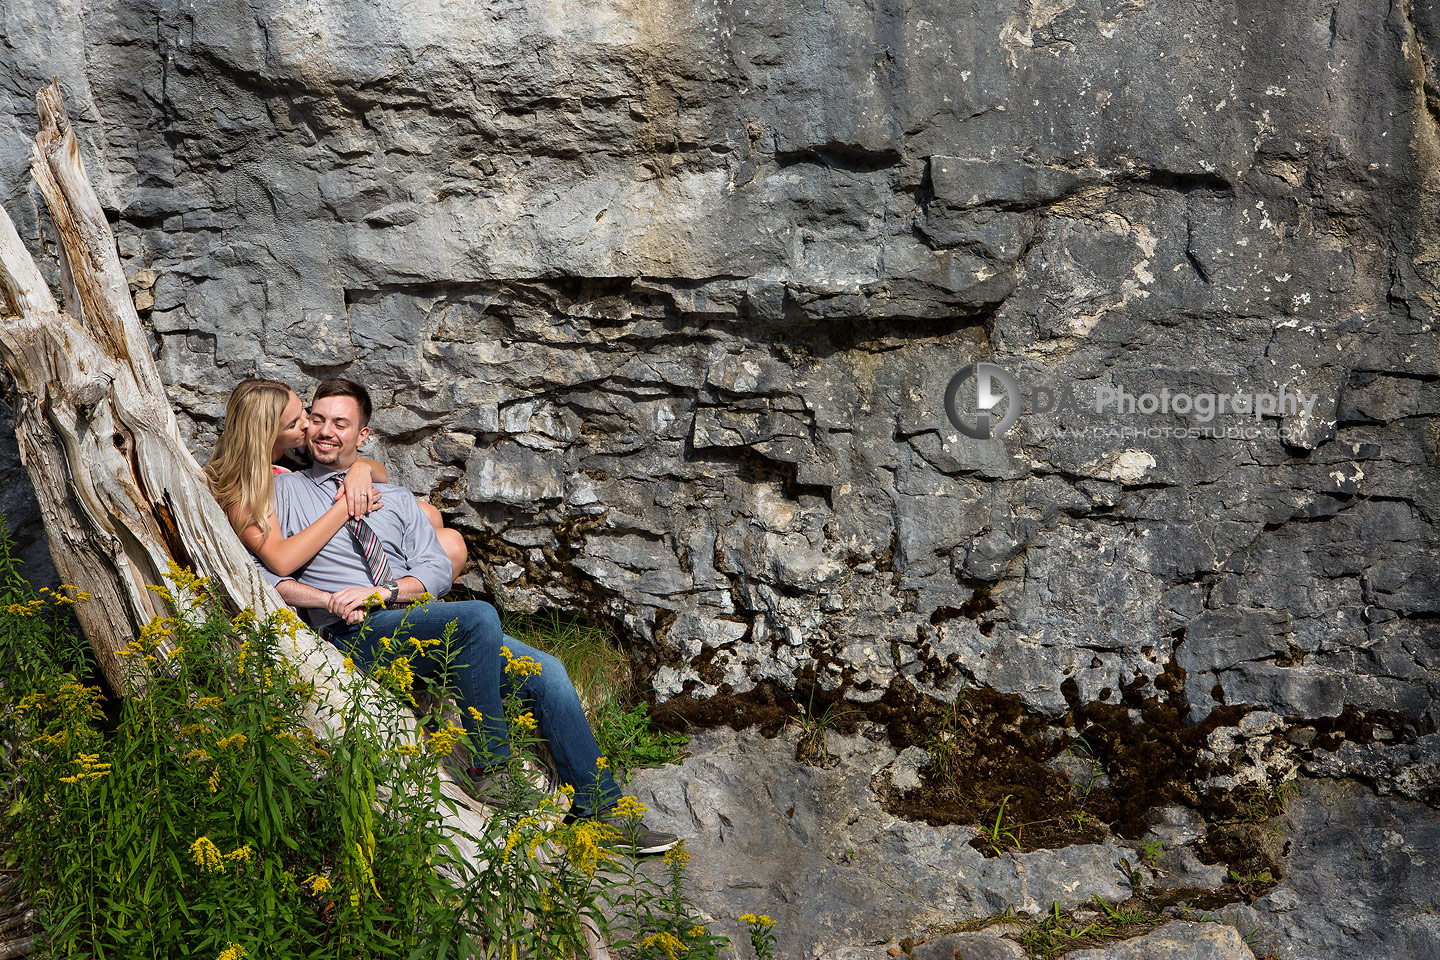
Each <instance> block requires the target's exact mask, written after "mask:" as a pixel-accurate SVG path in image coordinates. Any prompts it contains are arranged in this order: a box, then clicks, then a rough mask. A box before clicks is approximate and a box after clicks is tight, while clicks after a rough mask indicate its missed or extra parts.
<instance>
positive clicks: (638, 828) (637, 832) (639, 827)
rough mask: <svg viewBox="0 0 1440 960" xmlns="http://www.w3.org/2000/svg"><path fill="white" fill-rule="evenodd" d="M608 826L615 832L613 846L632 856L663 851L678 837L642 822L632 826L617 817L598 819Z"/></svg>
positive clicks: (675, 842) (671, 845) (647, 855)
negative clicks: (653, 828) (651, 827)
mask: <svg viewBox="0 0 1440 960" xmlns="http://www.w3.org/2000/svg"><path fill="white" fill-rule="evenodd" d="M600 822H601V823H603V824H605V825H606V826H607V827H609V828H610V829H611V830H612V831H614V834H615V839H614V843H615V848H616V849H617V850H621V851H623V852H625V853H628V854H630V856H632V857H649V856H653V855H655V854H657V853H664V852H665V851H666V850H669V849H670V848H671V847H673V846H675V844H677V843H679V842H680V838H679V837H677V836H675V834H673V833H666V832H665V831H664V830H652V829H650V828H649V827H647V826H645V824H644V823H643V822H641V823H637V824H635V825H634V826H633V827H632V826H631V824H630V821H628V820H623V819H620V818H619V817H604V818H602V819H601V821H600Z"/></svg>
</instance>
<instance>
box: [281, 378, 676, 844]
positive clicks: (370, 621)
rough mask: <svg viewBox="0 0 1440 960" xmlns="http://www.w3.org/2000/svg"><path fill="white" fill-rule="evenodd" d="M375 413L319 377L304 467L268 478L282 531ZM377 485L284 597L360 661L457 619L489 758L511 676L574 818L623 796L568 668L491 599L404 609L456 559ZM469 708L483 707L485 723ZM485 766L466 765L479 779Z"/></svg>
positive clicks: (298, 524) (653, 837)
mask: <svg viewBox="0 0 1440 960" xmlns="http://www.w3.org/2000/svg"><path fill="white" fill-rule="evenodd" d="M370 412H371V404H370V395H369V393H368V392H367V391H366V390H365V388H364V387H362V386H360V385H359V384H357V383H353V382H351V381H349V380H338V379H336V380H325V381H323V382H322V383H321V384H320V385H319V386H318V387H317V388H316V390H315V399H314V402H313V403H312V404H311V408H310V425H309V434H308V437H307V441H306V442H307V444H308V446H309V448H310V454H311V456H312V457H313V458H314V463H313V465H312V466H311V467H310V468H309V469H308V470H303V471H300V472H297V473H290V474H282V475H281V476H278V477H276V478H275V513H276V516H277V518H278V520H279V524H280V528H281V532H282V533H283V535H284V536H287V537H288V536H291V535H292V534H294V533H295V532H297V531H299V530H302V529H304V528H305V527H307V526H309V525H310V523H312V522H313V521H314V520H316V519H317V518H318V517H319V516H320V515H321V514H322V513H324V512H325V510H326V509H327V508H328V507H329V506H330V505H331V503H332V501H333V498H334V495H335V491H336V489H338V486H339V482H340V479H341V478H342V477H343V476H344V474H345V471H347V470H349V469H350V467H351V465H353V464H354V463H355V461H356V459H357V458H358V456H359V452H358V451H359V447H360V444H361V443H363V442H364V441H365V439H366V438H367V437H369V436H370V427H369V422H370ZM378 487H379V489H380V492H381V503H382V504H383V505H382V506H381V507H380V508H379V509H377V510H374V511H372V512H371V513H369V514H366V515H365V517H364V518H363V521H362V522H360V523H358V524H357V523H355V522H353V521H352V523H351V524H350V525H348V526H347V527H346V528H344V529H342V530H341V531H340V532H339V533H337V534H336V535H335V536H334V537H332V538H331V540H330V542H329V543H327V544H326V545H325V546H324V547H322V548H321V550H320V552H319V553H317V554H316V555H315V558H314V559H313V560H311V561H310V562H309V563H307V564H305V565H304V566H303V567H302V568H301V569H300V570H298V571H297V572H296V574H295V577H294V578H293V579H284V580H279V582H278V583H277V584H276V589H277V590H279V592H280V596H281V597H282V598H284V600H285V602H286V603H289V604H290V605H292V606H295V607H300V608H302V612H303V613H305V614H306V616H307V618H308V619H309V621H310V623H311V625H312V626H313V627H315V628H316V630H318V631H319V632H320V635H321V637H323V638H324V639H325V640H326V641H328V642H330V643H332V644H334V645H335V646H337V647H339V648H340V649H341V650H344V651H346V652H347V653H349V654H350V655H351V656H352V657H353V658H354V660H355V661H356V663H357V664H360V665H363V666H367V667H368V666H369V665H370V664H372V663H374V662H376V661H377V660H378V659H379V658H380V656H381V655H382V653H383V651H382V650H380V649H379V648H380V639H381V638H389V639H390V641H391V642H392V643H399V644H401V645H402V646H405V645H407V641H408V640H410V639H412V638H413V639H419V640H433V639H437V638H439V637H441V636H443V635H444V633H445V630H446V628H447V627H448V626H449V624H450V623H451V622H452V621H454V622H455V624H456V631H455V635H454V648H453V650H452V652H453V660H452V663H451V666H450V668H449V669H450V676H449V681H450V684H451V686H453V687H454V689H455V691H456V699H457V700H458V701H459V705H460V708H461V709H460V713H461V717H462V719H463V722H464V724H465V728H466V731H467V732H468V733H469V734H470V736H471V739H472V742H474V743H475V744H476V745H477V746H488V750H489V754H488V755H489V756H490V757H491V758H499V759H498V760H496V761H495V763H496V766H498V765H499V763H503V759H504V758H505V757H508V756H509V754H510V738H509V734H508V731H507V729H506V723H505V713H504V699H503V696H504V686H503V685H505V684H509V683H513V684H515V685H516V688H517V689H518V693H519V695H520V696H521V698H522V699H524V700H526V701H527V702H528V704H529V705H530V709H531V713H532V714H533V716H534V717H535V720H536V722H537V725H538V729H539V732H540V735H541V736H542V737H544V739H545V741H546V745H547V746H548V747H549V749H550V753H551V755H552V756H553V757H554V759H555V764H556V766H557V767H558V769H559V772H560V777H561V779H562V780H563V781H564V782H565V783H566V784H568V785H569V786H571V787H572V788H574V790H575V799H574V803H573V804H572V806H571V809H570V815H571V816H572V817H574V818H598V817H602V816H603V815H604V813H605V811H606V810H607V809H609V808H610V807H611V806H612V805H613V804H614V803H615V802H616V801H617V800H618V799H619V797H620V790H619V788H618V787H617V786H616V785H615V780H614V778H613V777H612V776H611V774H610V771H609V770H608V769H606V768H605V766H604V765H603V764H601V763H599V762H598V761H599V759H600V750H599V747H597V746H596V744H595V737H594V735H593V734H592V733H591V730H590V724H589V722H588V721H587V720H586V718H585V712H584V710H583V709H582V707H581V705H580V698H579V697H578V696H577V695H576V693H575V687H574V686H573V685H572V684H571V683H570V678H569V676H568V675H567V674H566V672H565V667H564V666H563V665H562V664H561V663H560V661H559V660H557V659H556V658H555V657H552V656H550V655H549V654H547V653H542V652H541V651H539V650H536V649H534V648H533V647H530V646H527V645H526V644H523V643H521V642H519V641H518V640H513V639H511V638H510V637H507V636H505V633H504V631H503V630H501V628H500V617H499V615H498V614H497V613H496V612H495V608H494V607H492V606H491V605H490V604H488V603H485V602H483V601H478V600H469V601H462V602H456V603H446V602H443V601H439V600H430V601H428V602H426V603H424V604H422V605H419V606H417V607H414V608H413V609H406V605H407V604H409V603H410V602H411V601H413V600H415V599H416V598H417V597H419V596H420V595H421V594H424V593H428V594H430V595H431V596H433V597H439V596H443V595H444V594H445V593H447V592H448V591H449V590H450V585H451V584H450V580H451V576H452V567H451V563H450V560H449V558H448V557H447V556H446V554H445V551H444V549H443V548H442V547H441V546H440V543H439V541H438V540H437V538H436V536H435V529H434V527H433V526H431V524H430V522H429V521H428V520H427V519H426V518H425V516H424V514H422V513H421V512H420V509H419V508H418V507H417V506H416V502H415V497H414V495H413V494H411V492H410V491H409V490H406V489H405V488H404V487H398V486H394V485H393V484H384V483H382V484H379V485H378ZM376 593H379V594H380V595H381V597H382V598H383V599H384V600H385V602H386V605H385V608H384V609H375V610H373V611H372V612H368V613H367V610H366V600H367V599H368V598H370V597H372V596H374V595H375V594H376ZM502 645H503V646H504V647H506V648H508V650H509V653H510V655H511V656H512V657H514V658H516V659H517V660H518V659H519V658H522V657H530V658H532V659H533V660H535V661H537V662H538V663H539V664H540V671H539V673H538V674H535V675H526V671H523V670H516V671H514V672H513V673H507V671H506V669H505V667H506V661H503V660H502V657H503V656H504V654H503V653H502V651H501V647H502ZM430 649H431V650H433V649H434V648H430ZM413 652H414V650H413V648H411V653H413ZM410 664H411V667H412V668H413V669H414V671H415V673H416V674H419V675H422V676H425V675H432V674H435V673H438V672H439V671H440V670H442V669H443V667H444V664H442V663H441V662H440V661H439V660H438V659H436V658H435V657H434V656H433V655H430V654H427V655H424V656H411V657H410ZM470 707H473V708H475V710H477V711H479V714H480V716H481V718H483V720H482V721H481V722H477V720H476V718H475V717H474V716H473V715H472V713H471V711H470V710H469V709H467V708H470ZM486 773H487V771H484V770H473V769H472V775H473V776H475V777H477V778H478V779H483V778H484V776H485V775H486ZM633 840H634V844H633V847H632V848H631V849H632V851H633V852H634V853H636V854H648V853H659V852H661V851H664V850H668V849H669V848H670V847H672V846H674V845H675V843H676V842H677V840H676V837H675V836H674V835H672V834H668V833H662V832H659V831H652V830H647V829H645V828H643V827H642V828H641V829H640V830H639V834H638V835H637V836H635V837H634V838H633ZM627 842H628V838H627Z"/></svg>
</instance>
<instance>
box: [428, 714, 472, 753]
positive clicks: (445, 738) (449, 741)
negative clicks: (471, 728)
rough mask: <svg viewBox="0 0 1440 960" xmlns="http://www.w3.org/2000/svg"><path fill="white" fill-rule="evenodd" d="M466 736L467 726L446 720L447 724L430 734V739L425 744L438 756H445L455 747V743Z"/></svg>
mask: <svg viewBox="0 0 1440 960" xmlns="http://www.w3.org/2000/svg"><path fill="white" fill-rule="evenodd" d="M464 738H465V728H464V727H457V726H455V724H454V723H452V722H449V721H446V723H445V726H444V727H442V728H441V729H439V730H436V731H435V732H434V733H432V734H430V739H429V740H428V741H426V743H425V746H426V748H427V749H429V751H430V752H431V753H433V754H435V755H436V756H440V757H443V756H445V755H446V754H447V753H449V752H450V751H451V750H454V749H455V744H457V743H459V742H460V741H461V740H463V739H464Z"/></svg>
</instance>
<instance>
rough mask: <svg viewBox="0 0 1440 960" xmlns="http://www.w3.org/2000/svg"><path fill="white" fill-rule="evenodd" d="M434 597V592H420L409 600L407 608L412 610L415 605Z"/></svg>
mask: <svg viewBox="0 0 1440 960" xmlns="http://www.w3.org/2000/svg"><path fill="white" fill-rule="evenodd" d="M434 599H435V596H434V594H431V593H429V592H426V593H422V594H420V596H418V597H416V598H415V599H414V600H411V601H410V605H409V606H408V607H407V609H410V610H414V609H415V608H416V607H420V606H424V605H425V604H427V603H429V602H430V601H431V600H434Z"/></svg>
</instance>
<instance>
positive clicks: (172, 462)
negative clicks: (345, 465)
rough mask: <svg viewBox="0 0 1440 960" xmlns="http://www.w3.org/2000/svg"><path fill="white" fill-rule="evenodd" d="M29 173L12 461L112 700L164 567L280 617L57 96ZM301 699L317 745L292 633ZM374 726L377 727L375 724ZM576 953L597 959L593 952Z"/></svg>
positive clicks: (8, 226)
mask: <svg viewBox="0 0 1440 960" xmlns="http://www.w3.org/2000/svg"><path fill="white" fill-rule="evenodd" d="M36 102H37V107H38V112H39V116H40V131H39V133H37V134H36V136H35V151H34V156H33V158H32V161H31V170H32V173H33V175H34V177H35V182H36V184H37V185H38V186H39V188H40V192H41V194H42V195H43V196H44V198H45V204H46V206H47V207H48V209H49V211H50V218H51V220H52V221H53V222H54V224H55V229H56V231H57V233H58V235H59V241H60V247H61V250H62V253H63V255H62V259H61V261H60V267H61V280H62V286H63V291H64V296H65V301H66V303H65V308H64V309H62V308H61V307H60V306H59V305H58V304H57V303H56V302H55V298H54V296H53V295H52V294H51V292H50V289H49V287H48V286H47V285H46V283H45V279H44V278H43V277H42V276H41V274H40V271H39V270H38V269H37V268H36V266H35V262H34V260H33V259H31V257H30V254H29V252H28V251H27V250H26V249H25V246H24V244H23V243H21V241H20V237H19V235H18V234H17V233H16V231H15V227H14V224H13V223H12V222H11V220H10V218H9V216H8V215H7V214H6V213H5V211H4V210H3V209H0V361H3V363H4V365H5V369H6V372H7V373H8V374H9V376H10V379H11V381H12V382H13V384H14V393H13V397H12V403H13V406H14V408H15V409H14V413H15V432H16V435H17V438H18V440H19V445H20V459H21V461H22V462H23V463H24V464H25V467H26V469H27V470H28V472H29V474H30V479H31V482H32V483H33V484H34V486H35V494H36V498H37V499H38V501H39V504H40V510H41V515H42V516H43V518H44V524H45V534H46V537H47V539H48V540H49V545H50V553H51V556H52V557H53V558H54V562H55V569H56V571H57V572H58V573H59V575H60V577H61V579H63V580H64V581H65V582H66V583H70V584H75V585H79V586H82V587H83V588H84V589H85V591H87V592H88V593H89V594H90V595H91V597H92V600H90V601H89V602H86V603H81V604H77V605H76V607H75V612H76V615H77V616H78V618H79V620H80V626H81V628H82V629H83V630H84V631H85V636H86V639H87V640H88V641H89V643H90V646H91V648H92V649H93V650H94V652H95V656H96V659H97V660H98V662H99V665H100V669H101V671H102V672H103V674H104V676H105V679H106V680H107V682H108V683H109V684H110V686H111V688H112V689H115V690H118V689H120V688H121V684H122V678H123V677H124V676H125V673H124V671H123V670H122V664H124V661H123V660H122V659H121V658H119V657H118V656H117V655H116V654H117V651H119V650H121V649H123V648H124V647H125V646H126V645H127V644H128V643H129V642H130V641H131V640H133V639H135V638H136V637H137V636H138V634H139V630H140V628H141V627H142V626H144V625H145V624H146V623H148V622H149V621H150V620H151V619H152V618H153V617H156V616H166V615H169V614H171V613H173V611H171V610H169V609H167V608H166V605H165V601H164V600H163V599H162V598H161V597H159V596H157V595H156V594H155V593H154V592H152V591H150V590H149V589H147V585H148V584H161V583H164V582H166V578H165V574H166V572H167V571H168V570H169V569H170V564H171V562H172V561H173V562H175V563H177V564H179V565H180V566H182V567H189V568H190V569H192V570H193V571H194V572H195V573H197V574H199V575H201V576H204V577H208V578H210V581H211V585H212V586H213V587H215V588H217V589H218V591H219V592H220V593H221V594H222V595H224V596H226V597H228V598H229V599H230V600H231V602H233V603H234V605H235V606H236V608H237V609H238V608H241V607H249V608H251V609H253V610H255V611H256V612H257V613H262V614H263V613H268V612H272V611H275V610H278V609H280V608H281V607H283V606H284V604H283V602H282V601H281V600H280V597H279V595H278V594H276V593H275V591H274V590H273V589H272V588H271V587H270V586H269V584H267V583H265V582H264V581H263V580H262V579H261V578H260V577H259V576H258V575H257V572H256V569H255V566H254V563H253V562H252V560H251V558H250V555H249V554H248V553H247V552H246V550H245V548H244V547H243V546H242V545H241V544H240V541H239V540H238V539H237V538H236V536H235V534H234V532H233V531H232V529H231V527H230V524H229V521H228V520H226V518H225V515H224V513H223V512H222V511H221V509H220V507H219V505H218V504H216V503H215V500H214V499H213V498H212V497H211V496H210V493H209V490H208V489H207V488H206V486H205V483H204V479H203V477H202V475H201V473H200V468H199V465H198V464H197V463H196V462H195V458H194V457H193V456H192V455H191V453H190V451H189V450H188V449H187V448H186V447H185V444H184V442H183V441H182V439H181V437H180V430H179V426H178V424H177V423H176V420H175V414H174V411H173V410H172V409H171V407H170V401H169V398H168V396H167V395H166V392H165V386H164V384H163V382H162V381H161V379H160V375H159V372H158V371H157V370H156V367H155V362H154V360H153V358H152V357H151V355H150V348H149V344H148V340H147V337H146V335H145V331H144V329H143V327H142V326H141V324H140V318H139V317H138V316H137V314H136V313H135V306H134V303H133V302H132V301H131V299H130V293H129V289H128V285H127V282H126V279H125V275H124V271H123V270H122V269H121V266H120V259H119V255H118V253H117V250H116V245H115V238H114V236H113V235H112V234H111V232H110V227H109V224H108V223H107V222H106V220H105V214H104V211H103V210H101V208H100V201H99V199H98V198H97V197H96V195H95V191H94V190H93V189H92V187H91V186H90V182H89V180H88V178H87V177H86V175H85V170H84V167H83V165H82V164H81V161H80V151H79V148H78V146H77V144H76V141H75V135H74V132H73V131H72V130H71V129H70V122H69V119H68V118H67V117H66V115H65V108H64V104H63V101H62V98H61V94H60V89H59V86H58V84H54V83H52V84H51V85H50V86H49V87H47V88H45V89H43V90H41V91H40V92H39V93H38V94H37V96H36ZM291 656H292V659H293V660H295V661H297V663H298V667H299V669H300V670H301V672H302V673H304V674H305V675H306V678H307V679H310V680H313V681H314V682H315V684H316V689H317V700H316V707H315V712H314V713H313V714H312V715H311V717H310V718H308V719H309V721H310V722H311V724H312V725H313V726H314V727H315V728H316V730H317V732H324V731H325V729H326V728H328V727H330V726H331V725H332V724H333V722H334V721H335V718H337V717H338V716H339V710H340V707H341V706H342V701H341V700H340V698H339V696H338V693H337V689H336V685H335V684H334V680H335V679H336V678H337V677H339V676H340V675H341V671H342V670H343V668H342V666H341V658H340V655H339V653H338V652H337V651H336V650H335V649H334V648H333V647H331V646H330V645H329V644H326V643H324V642H323V641H321V640H320V639H319V638H318V637H317V636H315V635H314V634H313V633H310V632H309V631H302V632H301V634H300V635H299V637H298V639H297V647H296V649H295V650H294V651H293V652H292V654H291ZM377 715H378V714H377ZM445 792H446V793H447V794H448V795H449V796H450V797H451V798H452V799H454V800H456V801H458V812H457V813H454V814H450V815H448V816H447V817H446V822H447V827H449V828H450V832H451V835H452V837H453V838H454V839H455V841H456V843H457V846H458V848H459V849H460V850H461V852H462V853H464V854H465V855H467V856H468V857H470V858H472V859H473V858H474V856H475V855H476V854H477V853H478V850H477V848H476V847H475V845H474V844H473V843H471V842H470V841H469V840H468V839H467V836H466V835H467V834H469V835H472V836H478V835H479V834H480V832H481V828H482V827H483V825H484V822H485V821H484V809H483V807H480V806H479V805H478V804H474V803H473V801H470V800H469V799H468V798H467V797H465V796H464V795H463V794H462V793H461V792H460V790H459V788H458V787H457V786H456V785H455V784H453V783H449V782H447V783H446V785H445ZM591 955H592V956H596V957H601V956H607V955H608V953H607V951H606V949H605V947H604V945H603V944H602V943H600V942H599V941H598V938H597V939H596V942H595V943H594V944H593V946H592V950H591Z"/></svg>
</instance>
